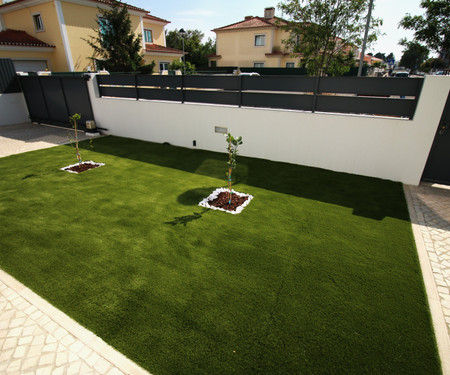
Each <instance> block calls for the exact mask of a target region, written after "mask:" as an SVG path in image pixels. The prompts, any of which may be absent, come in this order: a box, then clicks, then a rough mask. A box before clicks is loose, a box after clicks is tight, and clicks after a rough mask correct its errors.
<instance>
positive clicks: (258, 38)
mask: <svg viewBox="0 0 450 375" xmlns="http://www.w3.org/2000/svg"><path fill="white" fill-rule="evenodd" d="M265 45H266V36H265V35H255V46H265Z"/></svg>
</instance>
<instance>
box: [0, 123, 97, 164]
mask: <svg viewBox="0 0 450 375" xmlns="http://www.w3.org/2000/svg"><path fill="white" fill-rule="evenodd" d="M74 133H75V131H74V130H73V129H69V128H67V129H66V128H59V127H55V126H50V125H39V124H33V123H31V122H29V123H24V124H16V125H4V126H0V157H4V156H8V155H13V154H20V153H22V152H27V151H33V150H39V149H41V148H48V147H54V146H58V145H62V144H67V143H70V142H71V140H70V139H74V138H75V137H74ZM78 137H79V140H80V141H82V140H85V139H89V138H91V137H89V136H87V135H85V133H84V132H78Z"/></svg>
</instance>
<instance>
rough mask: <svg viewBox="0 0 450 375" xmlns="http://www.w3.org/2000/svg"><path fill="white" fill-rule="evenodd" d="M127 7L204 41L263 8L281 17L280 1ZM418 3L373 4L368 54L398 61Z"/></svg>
mask: <svg viewBox="0 0 450 375" xmlns="http://www.w3.org/2000/svg"><path fill="white" fill-rule="evenodd" d="M125 2H127V3H128V4H131V5H134V6H137V7H140V8H144V9H146V10H148V11H150V14H152V15H154V16H156V17H160V18H164V19H166V20H168V21H171V23H170V24H169V25H167V26H166V29H167V30H174V29H181V28H183V29H185V30H188V29H197V30H201V31H202V32H203V33H204V35H205V38H208V37H210V38H215V33H213V32H212V31H211V30H213V29H215V28H218V27H222V26H226V25H229V24H232V23H235V22H239V21H242V20H243V19H244V17H245V16H260V17H262V16H264V8H266V7H272V6H273V7H275V8H276V10H275V15H277V16H282V14H281V12H280V11H279V10H278V9H277V5H278V3H279V0H276V1H272V2H271V1H269V0H265V1H261V0H223V1H217V0H189V1H187V0H159V1H154V0H125ZM419 5H420V0H374V6H375V8H374V10H373V15H374V16H375V17H377V18H382V19H383V26H382V27H381V32H382V33H383V34H384V35H381V36H379V38H378V41H377V42H376V43H374V44H373V45H372V46H370V48H368V49H367V50H366V53H367V52H372V53H374V54H375V53H377V52H382V53H386V54H389V53H390V52H393V53H394V56H395V58H396V60H400V58H401V56H402V51H403V47H402V46H399V45H398V41H399V40H400V39H402V38H407V39H408V40H411V39H412V36H413V32H412V31H409V30H404V29H402V28H400V29H399V28H398V23H399V22H400V20H401V19H402V18H403V16H404V15H405V14H406V13H410V14H412V15H418V14H423V13H424V10H423V9H422V8H420V7H419ZM205 40H206V39H204V41H205Z"/></svg>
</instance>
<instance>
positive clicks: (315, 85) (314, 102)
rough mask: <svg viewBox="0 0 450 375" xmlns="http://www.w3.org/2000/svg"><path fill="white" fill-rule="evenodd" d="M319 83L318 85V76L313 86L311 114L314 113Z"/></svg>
mask: <svg viewBox="0 0 450 375" xmlns="http://www.w3.org/2000/svg"><path fill="white" fill-rule="evenodd" d="M319 83H320V76H317V77H316V82H315V84H314V97H313V105H312V113H314V112H316V104H317V94H318V91H319Z"/></svg>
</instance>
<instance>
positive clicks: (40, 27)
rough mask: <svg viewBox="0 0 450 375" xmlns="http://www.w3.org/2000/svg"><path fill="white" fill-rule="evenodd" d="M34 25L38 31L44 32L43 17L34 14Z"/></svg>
mask: <svg viewBox="0 0 450 375" xmlns="http://www.w3.org/2000/svg"><path fill="white" fill-rule="evenodd" d="M33 23H34V28H35V29H36V31H44V24H43V23H42V17H41V15H40V14H39V13H38V14H33Z"/></svg>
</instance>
